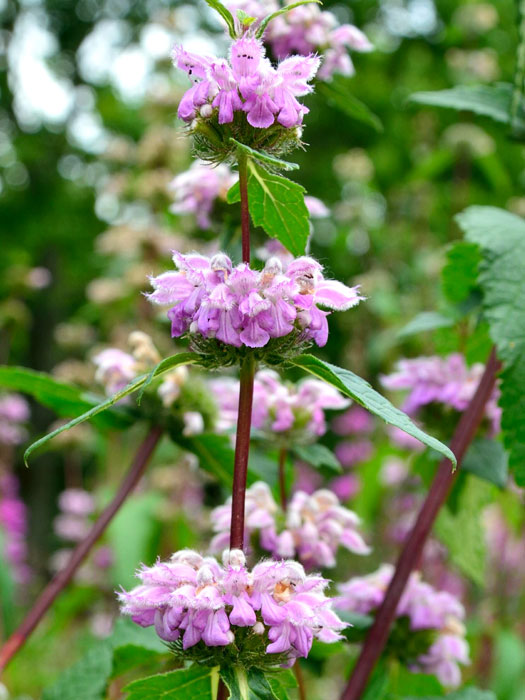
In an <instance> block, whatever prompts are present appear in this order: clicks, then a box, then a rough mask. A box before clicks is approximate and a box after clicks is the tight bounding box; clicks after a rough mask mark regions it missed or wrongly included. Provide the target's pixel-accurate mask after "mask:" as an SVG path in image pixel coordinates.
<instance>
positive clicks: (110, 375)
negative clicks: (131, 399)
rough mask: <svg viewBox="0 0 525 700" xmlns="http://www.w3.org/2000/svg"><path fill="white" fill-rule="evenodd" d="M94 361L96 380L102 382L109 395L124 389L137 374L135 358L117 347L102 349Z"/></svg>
mask: <svg viewBox="0 0 525 700" xmlns="http://www.w3.org/2000/svg"><path fill="white" fill-rule="evenodd" d="M93 362H94V364H95V365H96V368H97V371H96V372H95V380H96V381H97V382H98V383H99V384H102V386H103V387H104V388H105V390H106V394H107V395H108V396H111V395H112V394H115V393H116V392H117V391H120V390H121V389H123V388H124V387H125V386H126V384H129V382H130V381H131V380H132V379H135V377H136V376H137V370H136V360H135V358H134V357H133V356H132V355H129V354H128V353H127V352H124V351H122V350H118V349H117V348H107V349H106V350H102V352H99V353H98V355H95V357H94V358H93Z"/></svg>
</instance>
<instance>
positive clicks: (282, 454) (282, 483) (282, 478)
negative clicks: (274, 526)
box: [279, 447, 288, 510]
mask: <svg viewBox="0 0 525 700" xmlns="http://www.w3.org/2000/svg"><path fill="white" fill-rule="evenodd" d="M287 456H288V450H287V449H286V447H281V449H280V450H279V492H280V494H281V508H282V509H283V510H286V503H287V500H288V499H287V497H286V457H287Z"/></svg>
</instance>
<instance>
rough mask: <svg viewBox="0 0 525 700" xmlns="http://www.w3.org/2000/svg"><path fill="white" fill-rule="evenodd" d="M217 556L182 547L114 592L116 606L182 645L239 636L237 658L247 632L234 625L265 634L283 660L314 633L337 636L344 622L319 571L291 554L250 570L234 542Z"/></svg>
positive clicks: (304, 652) (270, 649)
mask: <svg viewBox="0 0 525 700" xmlns="http://www.w3.org/2000/svg"><path fill="white" fill-rule="evenodd" d="M223 562H224V565H223V566H221V565H219V564H218V562H217V561H216V560H215V559H214V558H211V557H201V556H200V555H199V554H197V552H194V551H192V550H183V551H181V552H177V553H176V554H174V555H173V556H172V558H171V560H170V561H169V562H157V563H156V564H155V565H154V566H152V567H143V568H142V569H141V570H140V571H139V573H138V577H139V579H140V580H141V585H139V586H137V587H136V588H134V589H133V590H132V591H130V592H129V593H128V592H125V591H123V592H122V593H120V594H119V599H120V602H121V610H122V613H123V614H125V615H130V616H131V618H132V619H133V620H134V621H135V622H136V623H137V624H139V625H141V626H142V627H149V626H151V625H155V629H156V631H157V634H158V635H159V636H160V637H161V639H164V640H166V641H168V642H173V641H176V640H177V639H179V638H181V639H182V647H183V649H184V650H186V651H187V650H189V649H191V647H193V646H195V645H196V644H198V643H199V642H201V641H202V642H203V643H204V644H206V646H209V647H216V646H227V645H229V644H232V643H233V642H235V641H236V639H237V643H238V644H239V645H241V648H240V654H241V658H242V651H243V650H242V642H241V641H240V640H241V639H246V636H245V635H243V636H242V637H238V638H236V632H237V629H238V628H246V627H250V628H252V631H253V634H259V635H260V634H262V635H264V636H265V637H266V640H267V642H268V644H267V647H266V651H267V653H268V654H273V653H285V654H287V655H288V658H289V665H292V664H293V662H294V661H295V659H296V658H297V657H299V656H304V657H305V656H308V653H309V651H310V648H311V645H312V641H313V639H314V638H317V639H319V640H321V641H324V642H333V641H336V640H338V639H340V638H341V635H340V630H342V629H343V628H344V627H345V626H346V625H345V624H344V623H343V622H341V620H340V619H339V618H338V617H337V615H336V614H335V613H334V611H333V610H332V607H331V602H330V599H329V598H327V597H326V595H325V593H324V589H325V588H326V586H327V584H328V582H327V581H326V580H325V579H323V578H321V577H320V576H316V575H314V576H307V575H306V574H305V572H304V569H303V567H302V566H301V565H300V564H298V563H297V562H293V561H280V562H273V561H269V562H261V563H260V564H258V565H257V566H256V567H255V568H254V569H253V570H252V571H249V570H248V569H247V568H246V563H245V557H244V554H243V553H242V552H241V551H240V550H231V551H228V550H226V551H225V552H224V555H223ZM247 639H248V643H249V636H248V638H247Z"/></svg>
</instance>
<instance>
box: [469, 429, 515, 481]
mask: <svg viewBox="0 0 525 700" xmlns="http://www.w3.org/2000/svg"><path fill="white" fill-rule="evenodd" d="M461 469H462V470H463V471H466V472H470V473H471V474H475V475H476V476H477V477H479V478H480V479H484V480H485V481H488V482H489V483H491V484H495V485H496V486H498V487H499V488H500V489H504V488H505V487H506V485H507V482H508V478H509V460H508V455H507V453H506V452H505V450H504V448H503V445H502V444H501V443H500V442H497V441H496V440H489V439H487V438H479V439H477V440H474V442H473V443H472V445H471V446H470V447H469V449H468V452H467V454H466V455H465V457H464V458H463V461H462V463H461Z"/></svg>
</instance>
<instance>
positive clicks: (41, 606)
mask: <svg viewBox="0 0 525 700" xmlns="http://www.w3.org/2000/svg"><path fill="white" fill-rule="evenodd" d="M162 432H163V430H162V428H158V427H155V428H152V429H151V430H150V432H149V433H148V435H147V436H146V438H145V440H144V441H143V442H142V444H141V445H140V447H139V449H138V450H137V454H136V455H135V459H134V460H133V463H132V465H131V467H130V469H129V471H128V472H127V474H126V476H125V477H124V479H123V481H122V483H121V484H120V488H119V490H118V491H117V493H116V495H115V497H114V498H113V500H112V501H111V503H110V504H109V505H108V506H106V508H105V509H104V511H103V512H102V514H101V515H100V517H99V518H98V520H97V521H96V522H95V524H94V525H93V527H92V528H91V530H90V532H89V534H88V535H87V537H86V538H85V539H84V540H82V542H79V544H78V545H77V546H76V547H75V549H74V550H73V553H72V554H71V557H70V559H69V561H68V563H67V565H66V566H65V568H64V569H62V571H60V572H59V573H58V574H57V575H56V576H55V577H54V578H53V579H52V580H51V581H50V582H49V583H48V585H47V586H46V587H45V588H44V590H43V591H42V593H41V594H40V596H39V598H38V599H37V601H36V602H35V604H34V605H33V607H32V608H31V610H30V611H29V612H28V614H27V615H26V617H25V618H24V620H23V621H22V623H21V624H20V626H19V627H18V629H17V630H16V631H15V632H13V634H12V635H11V636H10V637H9V639H8V640H7V641H6V643H5V644H4V646H3V647H2V648H1V649H0V671H2V670H3V669H4V668H5V667H6V666H7V664H8V663H9V662H10V661H11V659H12V658H13V656H14V655H15V654H16V653H17V652H18V651H19V649H20V648H21V647H22V646H23V645H24V644H25V643H26V641H27V640H28V638H29V636H30V635H31V633H32V632H33V630H34V629H35V627H36V626H37V625H38V623H39V622H40V621H41V619H42V618H43V617H44V615H45V613H46V612H47V610H48V609H49V608H50V606H51V605H52V603H53V602H54V600H55V599H56V598H57V596H58V595H59V594H60V593H61V591H62V590H63V589H64V588H65V587H66V586H67V584H68V583H69V581H70V580H71V578H72V577H73V575H74V574H75V572H76V571H77V569H78V568H79V566H80V565H81V564H82V562H83V561H84V559H85V558H86V557H87V555H88V554H89V552H90V550H91V548H92V547H93V545H94V544H95V542H96V541H97V540H98V538H99V537H100V536H101V535H102V533H103V532H104V530H105V529H106V528H107V526H108V525H109V523H110V522H111V521H112V520H113V518H114V516H115V515H116V514H117V512H118V510H119V508H120V507H121V506H122V504H123V503H124V501H125V500H126V498H127V497H128V496H129V494H130V493H131V492H132V491H133V489H134V488H135V486H136V485H137V483H138V482H139V480H140V478H141V477H142V475H143V473H144V470H145V469H146V466H147V465H148V462H149V460H150V457H151V455H152V454H153V452H154V450H155V448H156V446H157V444H158V442H159V440H160V438H161V436H162Z"/></svg>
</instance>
